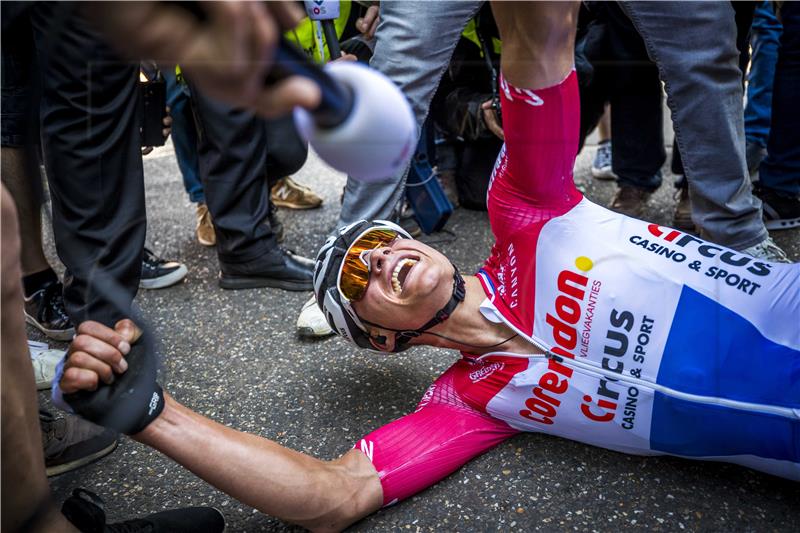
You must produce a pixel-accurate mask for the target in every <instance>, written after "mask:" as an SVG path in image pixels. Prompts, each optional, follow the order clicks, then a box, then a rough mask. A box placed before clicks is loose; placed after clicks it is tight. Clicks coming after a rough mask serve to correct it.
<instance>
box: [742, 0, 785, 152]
mask: <svg viewBox="0 0 800 533" xmlns="http://www.w3.org/2000/svg"><path fill="white" fill-rule="evenodd" d="M781 31H782V27H781V23H780V22H778V19H777V18H776V17H775V11H773V9H772V1H771V0H765V1H764V2H763V3H761V5H759V6H758V7H757V8H756V11H755V17H753V26H752V28H751V30H750V46H751V47H752V50H753V53H752V56H751V59H750V73H749V74H748V76H747V81H748V84H747V105H746V106H745V108H744V134H745V137H747V142H750V143H756V144H758V145H759V146H762V147H766V146H767V139H768V138H769V123H770V116H771V115H772V80H773V79H774V78H775V63H776V62H777V60H778V40H779V39H780V36H781Z"/></svg>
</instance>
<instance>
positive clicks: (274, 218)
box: [267, 203, 284, 242]
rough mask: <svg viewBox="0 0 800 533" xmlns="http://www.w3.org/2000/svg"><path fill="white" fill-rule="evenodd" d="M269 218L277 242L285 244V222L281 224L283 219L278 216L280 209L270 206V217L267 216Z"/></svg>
mask: <svg viewBox="0 0 800 533" xmlns="http://www.w3.org/2000/svg"><path fill="white" fill-rule="evenodd" d="M267 217H268V219H269V226H270V227H271V228H272V232H273V233H274V234H275V240H276V241H278V242H283V237H284V231H283V222H281V219H280V217H279V216H278V209H277V208H276V207H275V206H274V205H273V204H271V203H270V205H269V215H267Z"/></svg>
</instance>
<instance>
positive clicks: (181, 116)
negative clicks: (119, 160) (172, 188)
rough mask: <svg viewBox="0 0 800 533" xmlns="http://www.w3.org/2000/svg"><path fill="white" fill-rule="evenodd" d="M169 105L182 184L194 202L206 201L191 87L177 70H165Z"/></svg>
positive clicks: (173, 141)
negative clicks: (180, 81)
mask: <svg viewBox="0 0 800 533" xmlns="http://www.w3.org/2000/svg"><path fill="white" fill-rule="evenodd" d="M163 75H164V80H165V81H166V82H167V105H168V106H169V108H170V115H171V116H172V146H173V147H174V148H175V157H176V158H177V159H178V168H180V170H181V175H182V176H183V186H184V188H185V189H186V193H187V194H188V195H189V200H191V201H192V202H193V203H196V204H197V203H200V204H204V203H206V197H205V194H204V193H203V184H202V183H201V182H200V174H199V172H198V168H199V161H198V159H197V128H196V127H195V124H194V115H193V114H192V106H191V103H190V100H189V94H190V93H189V87H187V86H186V85H184V84H181V83H178V80H177V79H176V78H175V71H174V70H173V71H170V70H165V71H164V72H163Z"/></svg>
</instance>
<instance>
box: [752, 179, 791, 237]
mask: <svg viewBox="0 0 800 533" xmlns="http://www.w3.org/2000/svg"><path fill="white" fill-rule="evenodd" d="M753 194H755V195H756V196H758V197H759V198H761V203H762V209H763V211H764V225H765V226H766V227H767V229H789V228H797V227H800V198H797V197H792V196H785V195H783V194H781V193H779V192H777V191H775V190H773V189H768V188H766V187H763V186H761V185H756V186H755V187H754V188H753Z"/></svg>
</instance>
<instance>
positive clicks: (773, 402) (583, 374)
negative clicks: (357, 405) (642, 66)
mask: <svg viewBox="0 0 800 533" xmlns="http://www.w3.org/2000/svg"><path fill="white" fill-rule="evenodd" d="M501 88H502V89H503V101H502V105H503V120H504V132H505V135H506V146H505V147H504V149H503V151H502V152H501V154H500V156H499V157H498V161H497V164H496V166H495V170H494V172H493V175H492V181H491V183H490V188H489V194H488V199H487V202H488V208H489V218H490V222H491V225H492V230H493V232H494V235H495V238H496V242H495V244H494V246H493V248H492V253H491V255H490V257H489V258H488V259H487V261H486V263H485V265H484V267H483V268H482V269H481V270H480V271H479V273H478V277H479V279H480V280H481V283H482V285H483V288H484V291H485V293H486V297H487V298H486V301H485V302H484V303H483V305H482V306H481V313H483V315H484V317H486V318H487V319H488V320H491V321H494V322H504V323H505V324H507V325H508V326H509V327H511V328H512V329H514V330H515V331H516V332H517V333H519V334H520V335H522V336H523V337H525V338H526V339H528V340H529V341H530V342H531V343H533V344H534V345H536V346H537V347H539V348H540V349H541V350H542V351H544V352H545V354H546V355H545V354H541V355H538V354H533V355H519V354H506V353H495V354H487V355H484V356H482V357H473V356H471V355H470V354H463V359H462V360H460V361H458V362H457V363H456V364H455V365H453V367H451V368H450V369H449V370H448V371H447V372H446V373H445V374H444V375H443V376H442V377H440V378H439V379H438V380H437V381H436V382H435V383H434V384H433V385H432V386H431V388H430V389H429V390H428V392H427V393H426V395H425V396H424V397H423V400H422V401H421V402H420V405H419V407H418V409H417V411H416V412H415V413H413V414H412V415H409V416H408V417H404V418H403V419H400V420H398V421H396V422H393V423H392V424H389V425H388V426H385V427H384V428H381V429H379V430H377V431H375V432H373V433H372V434H370V435H368V436H367V437H365V439H364V440H363V441H361V443H360V444H359V446H360V447H361V449H362V450H363V449H364V448H365V447H367V448H368V449H369V450H370V457H371V459H372V460H373V464H375V466H376V468H377V469H378V472H379V474H380V475H381V480H382V483H383V487H384V494H385V503H391V502H392V501H394V500H396V499H398V498H402V497H405V496H407V495H409V494H411V493H413V492H414V491H416V490H419V489H421V488H423V487H424V486H427V485H429V484H430V483H432V482H434V481H435V480H436V479H439V478H441V477H442V476H443V475H446V474H447V473H449V472H451V471H453V470H454V469H455V468H457V467H458V466H460V465H461V464H463V463H464V462H465V461H466V460H468V459H469V458H470V457H472V456H474V455H476V454H478V453H481V452H483V451H484V450H486V449H488V448H489V447H491V446H493V445H495V444H497V443H498V442H500V441H502V440H503V439H504V438H508V437H509V436H511V435H513V434H514V433H516V432H518V431H537V432H539V431H541V432H547V433H552V434H554V435H558V436H562V437H566V438H569V439H572V440H577V441H580V442H585V443H588V444H592V445H596V446H601V447H604V448H609V449H613V450H617V451H621V452H627V453H635V454H671V455H679V456H684V457H690V458H702V459H710V460H722V461H728V462H734V463H739V464H742V465H746V466H749V467H752V468H756V469H759V470H762V471H766V472H769V473H772V474H775V475H779V476H783V477H787V478H791V479H797V480H800V318H798V317H800V265H796V264H794V265H785V264H773V263H769V262H766V261H762V260H758V259H755V258H752V257H750V256H747V255H744V254H742V253H740V252H736V251H734V250H730V249H728V248H725V247H723V246H719V245H715V244H713V243H709V242H706V241H703V240H701V239H698V238H696V237H694V236H691V235H688V234H684V233H681V232H679V231H676V230H673V229H670V228H665V227H661V226H658V225H655V224H649V223H647V222H643V221H640V220H635V219H632V218H629V217H626V216H623V215H620V214H617V213H613V212H611V211H609V210H607V209H605V208H603V207H600V206H598V205H596V204H593V203H592V202H590V201H588V200H586V199H585V198H583V196H582V195H581V194H580V192H579V191H578V190H577V189H576V188H575V186H574V182H573V178H572V167H573V164H574V161H575V156H576V153H577V147H578V121H579V113H578V106H577V102H578V89H577V82H576V79H575V73H574V72H573V73H571V74H570V75H569V76H568V77H567V79H565V80H564V81H563V82H562V83H561V84H559V85H556V86H554V87H549V88H546V89H540V90H535V91H531V90H520V89H516V88H514V87H512V86H510V85H509V84H507V83H502V84H501ZM445 418H446V419H447V420H448V422H447V423H445V422H444V421H445ZM455 420H458V423H456V422H455ZM423 428H424V429H423ZM398 435H403V438H399V437H398ZM412 435H413V438H412ZM412 441H413V442H412ZM445 456H446V457H447V459H446V460H445V459H444V457H445ZM453 464H455V465H456V466H452V465H453ZM420 465H424V468H422V471H423V472H427V473H428V474H427V475H421V476H420V475H418V474H419V472H420V470H419V467H420ZM443 465H446V466H443ZM451 466H452V467H451ZM412 467H413V468H412ZM414 472H417V475H415V474H414Z"/></svg>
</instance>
